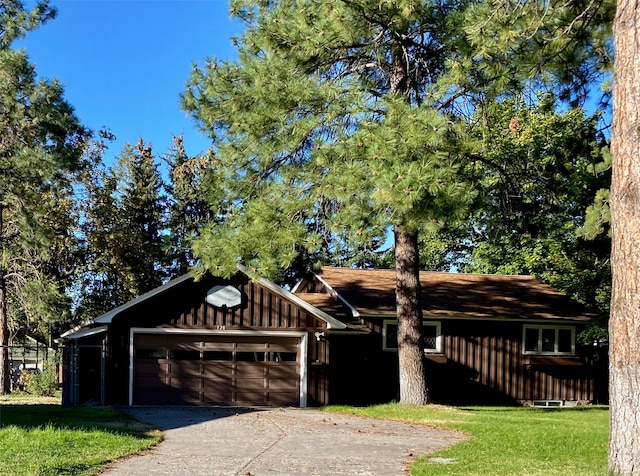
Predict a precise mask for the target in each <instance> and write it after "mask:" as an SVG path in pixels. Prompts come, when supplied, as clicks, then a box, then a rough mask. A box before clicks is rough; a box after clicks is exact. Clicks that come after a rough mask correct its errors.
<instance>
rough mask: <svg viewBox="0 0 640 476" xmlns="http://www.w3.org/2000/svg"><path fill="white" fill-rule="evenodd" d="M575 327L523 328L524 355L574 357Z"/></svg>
mask: <svg viewBox="0 0 640 476" xmlns="http://www.w3.org/2000/svg"><path fill="white" fill-rule="evenodd" d="M575 341H576V329H575V327H569V326H567V327H557V326H524V333H523V345H524V353H525V354H543V355H545V354H546V355H574V354H575Z"/></svg>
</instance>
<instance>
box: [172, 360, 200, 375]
mask: <svg viewBox="0 0 640 476" xmlns="http://www.w3.org/2000/svg"><path fill="white" fill-rule="evenodd" d="M169 373H170V374H171V375H201V374H202V369H201V365H200V362H188V361H187V362H180V361H177V362H173V363H172V364H171V365H170V372H169Z"/></svg>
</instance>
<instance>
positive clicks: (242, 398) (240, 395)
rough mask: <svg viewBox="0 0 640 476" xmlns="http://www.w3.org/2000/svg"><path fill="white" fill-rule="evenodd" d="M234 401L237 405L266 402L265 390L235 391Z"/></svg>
mask: <svg viewBox="0 0 640 476" xmlns="http://www.w3.org/2000/svg"><path fill="white" fill-rule="evenodd" d="M234 403H235V404H236V405H246V406H256V405H264V404H265V403H266V396H265V394H264V392H256V391H245V392H235V393H234Z"/></svg>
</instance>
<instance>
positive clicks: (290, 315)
mask: <svg viewBox="0 0 640 476" xmlns="http://www.w3.org/2000/svg"><path fill="white" fill-rule="evenodd" d="M421 283H422V287H423V314H424V321H423V334H424V336H423V342H424V356H425V363H426V372H427V380H428V384H429V389H430V393H431V396H432V398H433V399H434V401H438V402H443V403H472V402H473V403H516V402H526V401H529V402H531V401H540V402H545V403H549V402H552V403H554V404H560V403H562V404H564V403H569V402H571V403H573V402H593V401H595V400H596V399H597V397H596V395H597V382H596V380H597V379H596V376H597V370H598V369H597V365H596V362H595V361H594V359H593V356H592V355H591V353H590V352H589V349H588V348H584V347H581V346H580V345H579V344H578V342H577V340H576V336H577V334H578V333H579V332H580V331H581V330H582V329H583V328H584V326H585V325H586V324H587V322H588V321H589V319H590V318H591V317H592V315H591V314H589V313H588V312H587V311H586V310H584V309H583V308H582V307H581V306H580V305H578V304H577V303H574V302H572V301H571V300H569V299H568V298H567V297H566V296H564V295H562V294H561V293H559V292H557V291H554V290H553V289H551V288H550V287H549V286H547V285H545V284H543V283H541V282H540V281H538V280H536V279H535V278H532V277H530V276H500V275H479V274H454V273H432V272H423V273H421ZM394 287H395V272H394V271H392V270H355V269H343V268H330V267H327V268H323V269H322V270H321V271H319V272H317V273H311V274H309V275H308V276H307V277H305V278H304V279H303V280H302V281H300V282H299V283H298V284H297V285H296V286H295V288H294V289H293V290H292V291H287V290H285V289H283V288H281V287H279V286H277V285H275V284H274V283H272V282H270V281H268V280H265V279H256V278H252V277H251V276H249V274H248V273H247V272H246V271H245V270H244V269H239V271H238V273H237V274H236V275H235V276H234V277H232V278H231V279H222V278H218V277H214V276H205V277H203V278H202V279H200V280H199V281H195V280H194V279H193V277H192V276H190V275H185V276H183V277H180V278H177V279H174V280H172V281H170V282H168V283H166V284H164V285H162V286H160V287H158V288H156V289H154V290H152V291H150V292H148V293H146V294H144V295H142V296H140V297H138V298H136V299H134V300H132V301H130V302H128V303H126V304H124V305H122V306H120V307H117V308H115V309H113V310H111V311H109V312H108V313H106V314H104V315H102V316H99V317H97V318H95V319H94V320H93V321H91V322H88V323H86V324H85V325H83V326H79V327H78V328H76V329H73V330H71V331H69V332H67V333H65V334H64V335H63V336H61V341H62V343H63V348H64V352H63V367H64V379H63V403H64V404H68V405H79V404H85V403H87V402H93V403H97V404H104V405H112V404H124V405H148V404H153V405H174V404H194V405H232V406H263V405H264V406H302V407H304V406H318V405H326V404H329V403H350V404H367V403H375V402H382V401H389V400H393V399H396V398H397V395H398V357H397V343H396V329H397V323H396V316H395V294H394Z"/></svg>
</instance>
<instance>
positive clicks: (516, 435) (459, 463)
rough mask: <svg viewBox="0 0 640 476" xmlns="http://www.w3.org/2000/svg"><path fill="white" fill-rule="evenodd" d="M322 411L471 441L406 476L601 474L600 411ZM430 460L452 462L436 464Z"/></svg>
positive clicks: (603, 430)
mask: <svg viewBox="0 0 640 476" xmlns="http://www.w3.org/2000/svg"><path fill="white" fill-rule="evenodd" d="M327 410H330V411H342V412H348V413H355V414H360V415H366V416H371V417H376V418H387V419H394V420H403V421H408V422H412V423H421V424H425V425H432V426H439V427H445V428H451V429H456V430H460V431H463V432H465V433H468V434H469V435H471V436H472V438H471V439H470V440H468V441H466V442H463V443H459V444H457V445H455V446H453V447H451V448H449V449H446V450H443V451H439V452H437V453H434V454H431V455H428V456H423V457H421V458H418V459H417V460H416V461H415V462H414V463H413V465H412V467H411V475H412V476H423V475H438V476H439V475H447V476H449V475H487V474H491V475H513V476H515V475H527V476H554V475H558V476H559V475H563V476H590V475H593V476H600V475H606V474H607V439H608V431H609V411H608V409H607V408H606V407H580V408H573V409H566V408H565V409H553V410H546V409H537V408H522V407H473V408H454V407H444V406H439V405H429V406H426V407H415V406H405V405H399V404H387V405H377V406H373V407H368V408H352V407H328V408H327ZM432 458H441V459H444V461H447V460H450V461H452V462H451V463H450V464H443V463H436V462H433V461H432ZM436 461H437V460H436ZM441 461H442V460H441Z"/></svg>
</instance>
